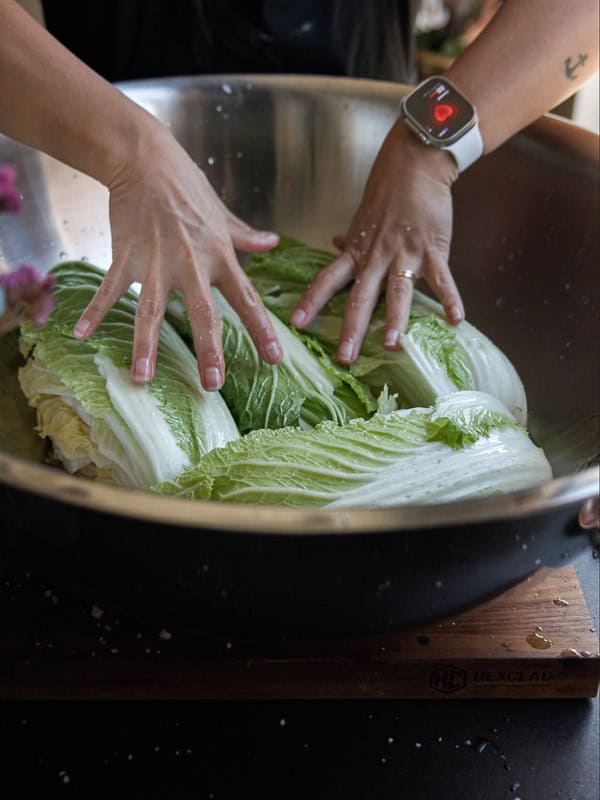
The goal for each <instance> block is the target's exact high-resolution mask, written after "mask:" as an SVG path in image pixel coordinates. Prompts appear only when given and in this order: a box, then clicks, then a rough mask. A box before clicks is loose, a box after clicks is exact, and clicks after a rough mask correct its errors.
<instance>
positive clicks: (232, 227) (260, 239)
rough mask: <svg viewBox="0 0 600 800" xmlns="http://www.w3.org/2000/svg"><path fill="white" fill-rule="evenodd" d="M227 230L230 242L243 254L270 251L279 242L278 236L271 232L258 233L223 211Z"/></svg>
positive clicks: (229, 212) (258, 231) (228, 212)
mask: <svg viewBox="0 0 600 800" xmlns="http://www.w3.org/2000/svg"><path fill="white" fill-rule="evenodd" d="M225 211H226V214H225V218H226V221H227V229H228V230H229V235H230V236H231V241H232V242H233V245H234V247H235V248H236V249H237V250H243V251H244V252H245V253H261V252H264V251H266V250H271V249H272V248H273V247H275V245H276V244H277V242H278V241H279V236H278V235H277V234H276V233H273V231H260V230H257V229H256V228H251V227H250V225H246V223H245V222H243V221H242V220H241V219H239V217H236V216H235V214H232V213H231V211H229V210H228V209H225Z"/></svg>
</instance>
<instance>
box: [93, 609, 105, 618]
mask: <svg viewBox="0 0 600 800" xmlns="http://www.w3.org/2000/svg"><path fill="white" fill-rule="evenodd" d="M90 615H91V616H92V617H93V618H94V619H101V618H102V617H103V616H104V611H103V610H102V609H101V608H100V606H92V610H91V611H90Z"/></svg>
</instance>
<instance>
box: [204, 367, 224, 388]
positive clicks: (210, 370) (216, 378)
mask: <svg viewBox="0 0 600 800" xmlns="http://www.w3.org/2000/svg"><path fill="white" fill-rule="evenodd" d="M202 383H203V385H204V388H205V389H206V390H207V391H209V392H216V391H217V389H220V388H221V384H222V381H221V370H220V369H219V368H218V367H207V368H206V369H205V370H204V372H203V381H202Z"/></svg>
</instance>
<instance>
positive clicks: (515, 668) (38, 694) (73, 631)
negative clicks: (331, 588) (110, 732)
mask: <svg viewBox="0 0 600 800" xmlns="http://www.w3.org/2000/svg"><path fill="white" fill-rule="evenodd" d="M27 581H29V582H30V583H29V586H28V585H27ZM31 581H32V576H29V577H27V576H25V577H23V578H22V579H20V580H19V581H8V582H5V584H4V587H3V595H2V596H1V597H0V601H1V603H0V605H1V607H2V609H3V610H4V612H5V613H3V618H4V621H5V622H4V630H3V636H2V637H1V641H0V697H1V698H20V699H25V698H27V699H86V698H89V699H101V698H106V699H108V698H114V699H137V698H139V699H224V698H229V699H281V698H289V699H294V698H298V699H318V698H323V699H342V698H347V699H350V698H352V699H356V698H386V699H394V698H427V699H439V700H448V699H466V698H479V699H482V698H496V697H497V698H500V697H503V698H582V697H593V696H595V695H596V693H597V690H598V685H599V681H600V656H599V652H598V636H597V634H596V632H595V630H594V628H593V624H592V620H591V618H590V614H589V611H588V609H587V606H586V603H585V599H584V597H583V594H582V591H581V587H580V585H579V581H578V578H577V575H576V572H575V570H574V568H573V567H571V566H568V567H564V568H562V569H558V570H540V572H538V573H536V574H535V575H534V576H533V577H532V578H530V579H529V580H527V581H525V582H523V583H521V584H519V585H518V586H516V587H514V588H513V589H511V590H510V591H509V592H506V593H505V594H503V595H501V596H500V597H497V598H495V599H494V600H492V601H490V602H488V603H485V604H483V605H480V606H478V607H477V608H475V609H472V610H470V611H468V612H466V613H464V614H461V615H459V616H456V617H453V618H452V619H447V620H444V621H443V622H440V623H436V624H434V625H429V626H426V627H423V628H419V629H414V630H406V631H402V632H400V633H396V634H393V635H385V636H370V637H366V638H361V639H354V640H351V641H343V642H335V643H326V644H324V643H315V644H312V643H311V644H285V645H284V644H281V645H267V644H256V643H248V642H237V641H228V640H226V639H214V638H207V637H199V636H190V634H189V633H188V634H186V633H183V632H179V631H177V630H176V629H173V630H168V631H167V630H162V631H160V630H156V629H154V628H149V627H148V626H147V625H146V626H143V625H141V624H140V623H139V622H137V621H136V620H135V619H119V618H116V617H113V616H112V615H111V613H110V610H109V609H102V608H98V607H94V606H92V607H89V606H85V607H84V606H83V605H81V607H78V606H77V602H74V601H73V600H72V599H70V600H69V599H67V600H66V599H65V598H63V597H60V596H57V595H55V594H54V593H53V590H52V588H49V587H46V588H44V587H43V586H40V585H38V586H37V587H35V586H32V584H31ZM9 610H11V613H9V614H7V613H6V612H7V611H9ZM15 612H16V613H15Z"/></svg>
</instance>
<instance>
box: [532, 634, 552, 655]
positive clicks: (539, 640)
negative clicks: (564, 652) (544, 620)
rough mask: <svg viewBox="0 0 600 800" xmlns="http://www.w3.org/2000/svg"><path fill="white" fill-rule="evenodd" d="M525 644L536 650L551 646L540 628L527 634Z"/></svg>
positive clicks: (546, 648)
mask: <svg viewBox="0 0 600 800" xmlns="http://www.w3.org/2000/svg"><path fill="white" fill-rule="evenodd" d="M527 644H529V645H531V647H533V648H535V649H536V650H548V649H549V648H550V647H552V642H551V641H550V639H547V638H546V637H545V636H544V634H543V633H542V632H541V629H536V630H535V632H534V633H530V634H529V635H528V636H527Z"/></svg>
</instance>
